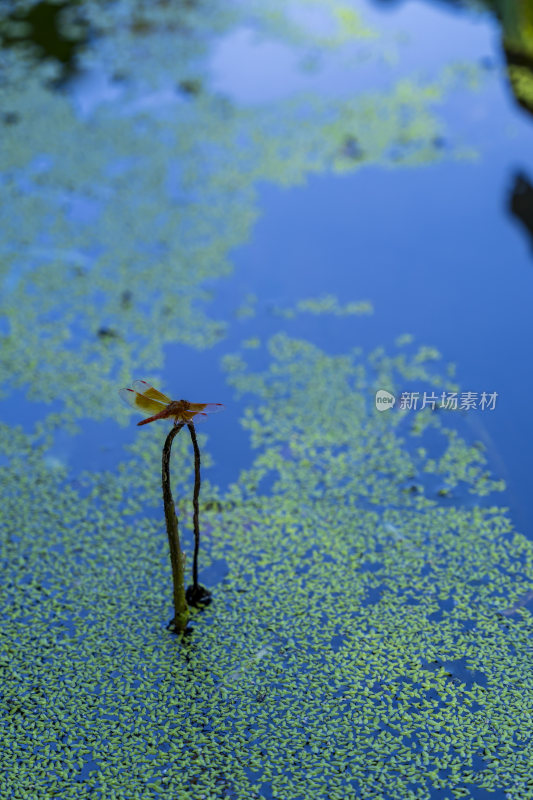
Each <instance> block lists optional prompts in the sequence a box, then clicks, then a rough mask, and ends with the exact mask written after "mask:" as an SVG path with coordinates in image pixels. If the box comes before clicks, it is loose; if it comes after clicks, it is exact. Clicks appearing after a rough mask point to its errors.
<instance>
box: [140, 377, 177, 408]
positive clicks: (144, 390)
mask: <svg viewBox="0 0 533 800" xmlns="http://www.w3.org/2000/svg"><path fill="white" fill-rule="evenodd" d="M132 386H133V388H134V389H135V391H136V392H138V393H139V394H142V395H144V396H145V397H149V398H150V400H159V402H160V403H164V404H165V405H166V406H168V404H169V403H170V402H171V400H170V397H167V396H166V394H163V392H159V391H158V390H157V389H154V387H153V386H150V384H149V383H147V382H146V381H133V383H132Z"/></svg>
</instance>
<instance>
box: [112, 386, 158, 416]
mask: <svg viewBox="0 0 533 800" xmlns="http://www.w3.org/2000/svg"><path fill="white" fill-rule="evenodd" d="M136 382H137V381H136ZM119 395H120V396H121V397H122V399H123V400H124V402H125V403H127V404H128V405H129V406H132V408H135V409H136V410H137V411H140V412H141V413H142V414H145V413H146V414H159V412H160V411H163V409H164V408H165V406H166V405H168V403H162V402H159V401H158V400H152V399H151V398H150V397H147V396H146V395H144V394H139V392H135V391H134V390H133V389H120V391H119ZM169 402H170V401H169Z"/></svg>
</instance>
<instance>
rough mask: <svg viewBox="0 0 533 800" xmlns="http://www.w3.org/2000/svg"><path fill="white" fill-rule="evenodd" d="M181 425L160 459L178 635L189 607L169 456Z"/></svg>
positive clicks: (183, 625)
mask: <svg viewBox="0 0 533 800" xmlns="http://www.w3.org/2000/svg"><path fill="white" fill-rule="evenodd" d="M183 425H184V423H179V424H178V425H175V426H174V427H173V428H172V430H171V431H170V433H169V434H168V436H167V438H166V440H165V444H164V445H163V458H162V485H163V505H164V507H165V521H166V524H167V535H168V546H169V549H170V563H171V566H172V582H173V590H174V629H175V630H176V632H178V633H182V632H183V631H184V630H185V628H186V627H187V622H188V619H189V607H188V605H187V600H186V598H185V576H184V570H183V566H184V563H183V562H184V558H183V554H182V552H181V546H180V537H179V530H178V517H177V515H176V507H175V505H174V500H173V498H172V491H171V489H170V454H171V451H172V442H173V441H174V437H175V436H176V435H177V434H178V433H179V432H180V431H181V429H182V428H183Z"/></svg>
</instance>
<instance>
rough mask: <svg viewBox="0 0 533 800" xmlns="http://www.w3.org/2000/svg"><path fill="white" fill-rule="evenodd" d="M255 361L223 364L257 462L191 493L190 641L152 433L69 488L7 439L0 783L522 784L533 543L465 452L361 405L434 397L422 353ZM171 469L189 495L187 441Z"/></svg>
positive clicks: (439, 426) (289, 354)
mask: <svg viewBox="0 0 533 800" xmlns="http://www.w3.org/2000/svg"><path fill="white" fill-rule="evenodd" d="M269 353H270V359H271V362H270V365H269V367H268V368H267V369H266V370H265V371H263V372H256V373H253V372H251V371H250V370H249V369H248V368H247V367H246V364H245V362H244V360H243V358H242V356H240V355H239V354H234V355H232V356H228V357H227V359H226V362H227V363H226V367H227V369H228V372H229V376H230V380H231V382H232V383H233V384H234V385H235V388H236V390H237V391H238V392H246V393H250V392H252V393H254V394H255V395H256V398H255V402H254V403H252V404H250V406H249V408H248V409H247V411H246V413H245V415H244V424H245V425H246V427H247V428H249V430H250V431H251V435H252V440H253V444H254V447H255V448H256V451H257V452H256V456H255V460H254V464H253V466H252V467H251V469H249V470H247V471H245V473H244V474H242V475H241V479H240V480H239V482H238V484H235V485H233V486H232V487H230V489H229V490H228V491H227V492H219V491H217V490H216V487H214V486H208V487H207V490H206V491H205V495H204V500H203V507H202V513H203V529H204V530H203V535H204V544H205V549H204V555H203V558H204V567H205V570H204V575H206V576H208V577H210V580H211V589H212V590H213V592H214V602H213V604H212V605H211V606H210V607H208V608H207V609H205V610H203V611H202V612H199V613H197V614H196V615H195V616H194V617H193V626H192V630H191V631H190V633H188V634H187V635H186V636H185V638H184V639H183V640H180V639H179V638H178V637H177V636H175V635H173V634H172V633H170V632H168V631H167V630H166V629H165V624H164V623H165V622H166V621H167V620H168V619H170V616H171V600H170V598H171V594H170V569H169V563H168V554H167V544H166V537H165V533H164V524H163V522H162V519H161V508H160V507H161V499H160V485H159V475H158V470H157V467H158V466H159V447H160V445H161V441H160V439H161V436H160V434H159V432H153V433H152V435H151V437H150V438H149V439H148V438H143V441H142V444H140V437H139V440H138V442H136V443H135V445H134V446H133V448H132V452H131V455H130V456H129V457H128V459H127V460H126V461H124V462H123V463H122V464H121V465H120V466H119V468H118V470H117V471H114V472H112V473H108V474H105V473H98V474H97V475H94V474H90V473H86V474H83V475H81V476H80V477H79V479H78V480H77V481H76V482H75V483H73V482H72V480H69V475H68V473H67V472H66V471H64V470H62V469H61V468H59V467H57V466H56V467H55V468H52V469H51V468H50V466H49V465H48V464H47V463H46V459H44V458H43V455H44V452H45V450H43V448H46V443H45V442H43V443H42V444H40V445H39V444H38V443H37V442H36V441H35V439H33V440H32V438H31V437H29V436H27V435H25V434H24V433H22V431H17V430H13V429H7V428H6V427H3V428H2V451H3V452H4V453H6V459H7V462H8V463H7V464H6V465H5V466H4V468H3V506H2V529H1V530H2V567H3V569H2V573H3V580H2V596H3V597H2V599H3V607H4V609H8V615H9V617H8V619H6V617H4V619H5V622H4V626H3V630H2V651H1V671H2V705H3V709H4V717H3V723H2V724H3V743H4V745H3V748H4V755H3V761H4V770H5V771H4V773H3V777H2V796H3V797H14V798H19V797H20V798H23V797H62V798H63V797H65V798H67V797H80V796H82V797H105V798H148V797H168V796H172V797H179V798H188V797H190V798H218V797H220V798H226V797H227V798H262V797H273V798H274V797H275V798H291V799H293V798H294V799H296V798H300V797H302V798H304V797H316V798H326V797H327V798H359V797H364V798H366V797H369V798H370V797H394V798H407V797H412V798H415V797H416V798H425V797H431V796H433V795H432V791H433V790H435V789H438V788H442V789H443V790H444V791H443V795H442V796H445V797H449V798H451V797H472V796H474V797H475V796H476V791H477V790H479V789H480V788H483V789H486V790H497V789H501V788H502V787H504V788H505V789H506V790H507V791H508V796H511V797H516V798H526V797H530V796H531V792H532V786H531V756H532V753H531V740H530V728H531V718H530V713H531V700H532V697H531V695H532V690H531V677H532V669H531V615H530V614H529V612H527V611H526V610H525V609H524V607H523V606H524V605H525V603H526V602H527V600H528V597H529V598H530V596H531V588H532V587H531V580H529V579H528V577H527V576H528V575H530V574H531V567H532V564H531V562H532V559H533V546H532V545H531V543H530V542H528V541H527V540H525V539H524V538H523V537H522V536H520V535H518V534H517V533H516V532H514V531H513V527H512V525H511V523H510V521H509V517H508V515H507V513H506V512H505V510H504V509H501V508H498V507H496V506H492V505H486V504H483V505H481V504H479V503H478V502H477V501H476V498H477V500H479V499H480V498H479V495H481V497H482V498H483V497H484V496H486V494H487V492H489V491H490V490H491V489H494V488H497V485H493V484H492V483H491V481H490V479H488V478H487V475H486V469H485V465H484V463H483V462H484V458H483V455H482V454H481V452H480V449H479V447H474V446H468V445H467V444H466V443H465V442H464V441H463V440H461V439H460V438H459V437H458V436H457V434H456V433H455V431H454V428H453V427H448V426H447V422H446V420H443V421H441V420H440V419H437V417H438V414H436V413H431V412H430V413H429V414H428V415H427V417H425V418H424V422H423V424H422V423H420V422H419V424H418V425H417V427H416V429H415V430H413V426H412V419H411V421H409V415H408V413H406V414H405V415H402V414H401V413H399V414H397V415H390V416H389V415H388V414H386V415H380V414H379V413H378V412H376V411H375V410H374V411H372V410H371V408H369V407H368V406H369V403H368V402H367V401H366V400H365V398H367V394H368V393H367V391H366V389H367V388H368V387H369V386H370V387H372V386H374V385H378V384H379V385H381V384H383V381H384V380H385V381H386V382H387V385H389V386H393V385H394V383H393V381H394V376H395V373H396V372H398V374H399V375H401V376H403V378H404V379H413V378H416V377H420V376H421V375H425V376H426V380H427V381H429V380H431V381H432V385H434V386H435V387H442V386H443V385H444V383H443V381H442V379H440V378H439V376H438V373H435V374H433V373H430V372H429V370H428V369H427V365H426V362H425V358H426V356H427V352H425V350H424V349H423V350H419V351H416V352H415V353H414V354H413V356H412V357H406V356H405V355H396V356H395V357H393V358H388V357H387V356H385V354H384V353H383V352H381V353H375V354H373V355H372V357H371V359H370V363H369V364H366V366H365V362H364V361H363V359H362V358H361V355H360V354H347V355H346V356H337V357H331V356H327V355H325V354H324V353H323V352H321V351H319V350H318V349H317V348H316V347H314V346H312V345H309V344H308V343H306V342H302V341H297V340H292V339H289V338H288V337H287V336H285V335H283V334H280V335H279V336H277V337H274V338H273V340H272V341H271V342H270V348H269ZM425 365H426V366H425ZM376 381H377V383H376ZM383 417H385V419H383ZM217 421H218V420H217ZM429 431H431V433H432V436H433V437H434V436H438V437H439V440H441V444H440V447H437V446H436V445H435V443H434V442H433V438H432V447H433V448H435V451H436V452H437V451H438V452H439V457H438V458H431V457H430V455H429V450H426V448H425V446H424V440H425V437H426V435H427V434H428V432H429ZM212 435H213V436H215V435H216V433H215V432H213V433H212ZM430 438H431V437H430ZM410 439H413V440H414V441H415V443H416V447H414V448H413V447H410V446H408V440H410ZM173 459H174V461H173V463H174V465H175V466H174V473H175V474H180V484H181V483H182V481H183V478H182V473H183V470H182V468H180V467H178V466H177V465H178V464H179V463H181V464H183V463H188V462H189V461H190V454H188V453H187V442H186V439H185V438H183V441H180V437H178V439H177V440H176V446H175V452H174V455H173ZM189 472H190V470H189ZM269 479H270V480H269ZM265 481H267V482H268V481H269V482H270V487H269V491H268V493H264V492H262V491H261V485H262V483H263V482H265ZM435 481H436V482H435ZM189 483H190V479H189ZM438 487H440V488H438ZM189 488H190V487H189ZM444 488H446V491H443V490H444ZM187 491H188V490H187ZM455 493H461V494H463V496H465V497H467V496H469V495H470V496H472V498H473V499H472V501H471V502H465V503H464V504H463V505H455V504H454V503H453V497H454V494H455ZM178 511H179V512H180V515H181V516H182V517H184V518H185V519H186V518H187V503H185V502H184V501H181V502H180V503H179V504H178ZM156 512H159V513H156ZM477 796H481V795H477Z"/></svg>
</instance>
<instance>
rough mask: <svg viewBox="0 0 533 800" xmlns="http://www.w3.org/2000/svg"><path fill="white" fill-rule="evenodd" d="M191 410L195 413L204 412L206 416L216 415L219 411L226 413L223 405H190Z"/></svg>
mask: <svg viewBox="0 0 533 800" xmlns="http://www.w3.org/2000/svg"><path fill="white" fill-rule="evenodd" d="M189 408H190V410H191V411H193V412H195V413H197V412H198V411H202V412H203V413H204V414H216V413H217V411H224V406H223V405H222V403H189Z"/></svg>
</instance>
